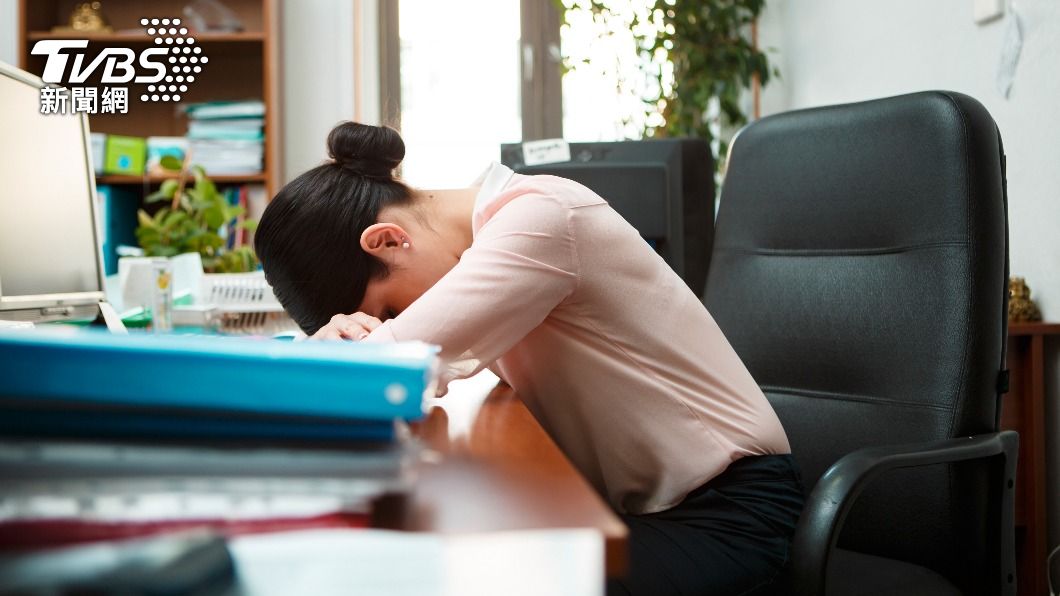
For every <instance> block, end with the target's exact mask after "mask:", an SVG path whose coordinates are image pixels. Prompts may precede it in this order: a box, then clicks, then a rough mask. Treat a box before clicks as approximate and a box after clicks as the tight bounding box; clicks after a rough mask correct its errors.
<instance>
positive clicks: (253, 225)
mask: <svg viewBox="0 0 1060 596" xmlns="http://www.w3.org/2000/svg"><path fill="white" fill-rule="evenodd" d="M236 228H239V229H243V230H247V231H250V232H253V231H255V230H257V229H258V222H257V220H253V219H244V220H243V221H241V222H239V223H238V224H236Z"/></svg>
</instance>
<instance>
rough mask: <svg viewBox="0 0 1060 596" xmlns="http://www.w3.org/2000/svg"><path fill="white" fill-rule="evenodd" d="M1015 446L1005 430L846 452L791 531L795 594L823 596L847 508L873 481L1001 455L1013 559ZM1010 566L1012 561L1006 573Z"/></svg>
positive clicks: (1005, 541) (1005, 542) (1006, 548)
mask: <svg viewBox="0 0 1060 596" xmlns="http://www.w3.org/2000/svg"><path fill="white" fill-rule="evenodd" d="M1018 447H1019V435H1018V434H1017V433H1015V432H1013V431H1003V432H997V433H989V434H983V435H976V436H974V437H962V438H958V439H947V440H943V441H929V442H924V443H911V444H905V445H886V446H882V447H867V448H864V449H859V450H857V451H854V452H853V453H849V454H847V455H846V456H844V457H843V458H841V459H840V460H839V461H837V462H836V463H835V464H834V465H833V466H832V467H831V468H829V469H828V471H827V472H825V474H824V476H821V479H820V480H818V481H817V485H816V486H814V489H813V492H811V493H810V496H809V498H808V499H807V501H806V506H805V507H804V508H803V511H802V515H801V516H800V518H799V522H798V525H797V526H796V528H795V538H794V540H793V544H792V551H793V553H794V558H793V560H792V566H791V569H790V571H791V579H792V580H793V581H792V583H793V586H794V587H795V590H796V592H797V593H798V594H801V595H806V596H810V595H812V596H822V595H823V594H825V589H826V586H825V580H826V578H827V570H828V560H829V558H830V557H831V554H832V549H834V548H835V544H836V540H837V539H838V538H839V533H840V530H842V529H843V523H844V521H845V520H846V516H847V514H848V513H849V512H850V508H851V507H852V506H853V504H854V502H855V501H856V500H857V498H858V495H860V494H861V491H862V490H864V489H865V487H866V486H868V485H869V483H870V482H872V481H873V480H874V479H875V478H876V477H878V476H879V475H880V474H882V473H884V472H889V471H891V470H896V469H899V468H910V467H919V466H928V465H934V464H944V463H953V462H960V461H967V460H976V459H987V458H991V457H1003V458H1004V470H1005V474H1004V478H1001V479H998V481H999V482H1001V483H1002V484H1003V489H1002V491H1001V495H1002V504H1001V505H1002V511H1001V518H1002V519H1001V524H1002V526H1001V528H1002V532H1001V537H1002V545H1001V546H1002V550H1001V551H1000V552H1002V553H1009V555H1006V556H1012V555H1011V553H1014V548H1013V542H1014V540H1015V537H1014V530H1006V529H1007V528H1014V515H1015V509H1014V507H1015V505H1014V500H1013V486H1014V485H1015V479H1016V456H1017V453H1018ZM1013 567H1014V561H1013V562H1012V564H1011V565H1010V566H1009V569H1010V570H1011V569H1012V568H1013ZM1008 585H1009V586H1011V591H1010V592H1009V591H1006V593H1013V594H1014V593H1015V582H1014V581H1012V580H1011V579H1010V580H1009V584H1008ZM1006 590H1008V588H1007V586H1006ZM998 593H1001V592H1000V591H999V592H998Z"/></svg>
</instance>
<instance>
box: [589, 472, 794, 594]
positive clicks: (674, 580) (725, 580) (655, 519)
mask: <svg viewBox="0 0 1060 596" xmlns="http://www.w3.org/2000/svg"><path fill="white" fill-rule="evenodd" d="M802 505H803V489H802V482H801V480H800V477H799V473H798V469H797V467H796V466H795V461H794V459H793V458H792V456H790V455H762V456H755V457H745V458H742V459H738V460H736V461H735V462H733V463H731V464H729V467H728V468H726V470H725V471H724V472H722V473H721V474H719V475H718V476H716V477H715V478H712V479H711V480H710V481H709V482H707V483H706V484H704V485H703V486H701V487H699V488H697V489H696V490H694V491H692V492H691V493H689V495H688V496H687V497H685V499H684V500H683V501H681V503H680V504H678V505H677V506H676V507H674V508H672V509H667V510H666V511H660V512H659V513H651V514H647V515H623V516H622V519H623V521H625V523H626V525H627V526H629V568H628V573H627V574H626V576H625V577H624V578H617V579H612V580H610V581H609V582H608V584H607V594H608V596H656V595H658V596H663V595H666V596H669V595H675V596H676V595H680V596H700V595H702V596H738V595H740V594H747V593H750V592H752V591H754V590H755V589H756V588H759V587H761V586H763V585H765V584H768V583H769V582H771V581H772V580H773V578H774V577H775V576H776V575H777V573H779V572H780V570H781V568H782V567H783V566H784V564H785V563H786V562H787V559H788V553H789V550H790V548H791V538H792V535H793V534H794V532H795V523H796V522H797V521H798V519H799V512H800V511H801V510H802Z"/></svg>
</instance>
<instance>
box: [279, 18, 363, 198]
mask: <svg viewBox="0 0 1060 596" xmlns="http://www.w3.org/2000/svg"><path fill="white" fill-rule="evenodd" d="M353 5H354V3H353V2H350V0H301V1H299V2H297V3H294V2H289V3H285V5H284V7H283V8H284V10H283V16H282V19H283V23H282V37H283V41H282V43H283V92H282V94H281V101H282V102H283V105H282V106H281V107H282V109H283V119H284V139H283V143H284V148H283V161H284V176H283V179H284V181H285V182H286V181H289V180H291V179H292V178H294V177H295V176H297V175H298V174H300V173H302V172H303V171H305V170H307V169H309V168H311V167H313V166H315V165H317V164H319V163H320V162H321V161H322V160H324V159H325V158H326V157H327V150H326V146H325V140H326V139H327V135H328V131H330V130H331V128H332V127H333V126H335V124H337V123H338V122H339V121H340V120H349V119H352V118H353V114H354V98H353V95H354V93H353V62H354V51H353V35H354V34H353V31H354V14H353V10H354V9H353Z"/></svg>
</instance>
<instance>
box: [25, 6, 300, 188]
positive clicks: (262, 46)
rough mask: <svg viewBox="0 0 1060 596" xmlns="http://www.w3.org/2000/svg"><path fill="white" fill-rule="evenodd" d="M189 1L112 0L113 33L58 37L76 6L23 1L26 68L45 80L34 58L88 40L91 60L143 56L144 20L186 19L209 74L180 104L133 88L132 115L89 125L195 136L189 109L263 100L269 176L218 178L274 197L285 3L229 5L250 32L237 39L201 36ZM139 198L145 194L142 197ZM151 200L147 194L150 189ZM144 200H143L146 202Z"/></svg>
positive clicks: (94, 119) (41, 59)
mask: <svg viewBox="0 0 1060 596" xmlns="http://www.w3.org/2000/svg"><path fill="white" fill-rule="evenodd" d="M186 4H187V0H107V1H106V2H104V3H103V12H104V14H105V15H106V17H107V18H108V19H109V21H110V25H111V26H112V27H113V28H114V30H115V31H114V32H112V33H81V32H72V31H70V32H60V33H53V32H52V27H55V26H61V25H65V24H67V22H68V20H69V16H70V11H71V9H72V8H73V6H74V3H72V2H70V0H20V1H19V9H20V10H19V28H18V31H19V47H18V54H19V62H20V64H19V66H20V67H21V68H23V69H24V70H27V71H29V72H32V73H34V74H36V75H38V76H39V75H40V74H41V73H42V72H43V70H44V64H45V61H46V57H45V56H41V55H34V54H32V49H33V46H34V44H36V43H37V42H38V41H44V40H51V39H87V40H89V42H90V45H89V50H88V51H89V53H90V54H92V55H94V54H95V52H98V51H100V49H102V48H106V47H131V48H133V49H134V51H140V50H142V49H146V48H149V47H153V46H154V39H153V37H152V36H148V35H147V34H146V32H145V31H143V30H142V29H141V26H140V19H141V18H156V17H157V18H163V17H172V18H177V17H180V18H182V19H184V25H185V26H187V27H188V28H189V29H193V31H192V32H191V33H189V35H190V36H191V37H194V38H195V40H196V43H197V44H198V45H201V46H203V49H204V52H203V53H204V55H205V56H208V57H209V64H208V65H204V68H203V72H202V74H201V75H200V74H196V79H197V80H196V81H195V82H194V84H192V85H189V89H188V90H187V92H186V93H182V94H181V95H182V100H181V102H180V103H179V104H172V103H164V102H142V101H140V100H139V95H140V94H141V93H144V92H146V88H144V87H145V86H144V85H136V84H129V85H128V86H129V87H130V91H129V92H130V95H131V97H132V98H133V99H132V100H131V101H130V102H129V111H128V113H127V114H95V115H91V116H90V117H89V128H90V129H91V130H92V132H100V133H105V134H109V135H124V136H133V137H179V136H184V135H185V133H186V132H187V130H188V118H187V115H186V114H185V112H184V110H183V109H182V108H183V107H185V106H187V105H189V104H193V103H200V102H213V101H243V100H253V99H260V100H262V101H263V102H264V103H265V117H264V120H265V125H264V132H265V141H264V163H263V164H262V167H263V171H262V173H261V174H255V175H247V176H217V177H214V176H211V178H216V179H217V180H218V181H219V182H223V183H226V184H252V185H258V186H264V187H265V194H266V196H272V195H273V194H275V193H276V191H278V190H279V187H280V183H281V179H280V176H281V172H282V164H281V162H280V159H281V158H280V154H281V147H282V146H283V140H282V134H283V130H282V123H281V121H280V104H279V97H280V84H281V83H280V77H281V76H282V74H281V60H280V43H281V40H280V9H281V2H280V0H225V5H226V6H227V7H228V8H230V9H231V10H232V11H233V12H234V13H235V14H236V16H237V18H238V19H239V20H240V22H241V24H242V27H243V31H241V32H237V33H210V32H195V31H194V27H193V26H192V23H191V22H190V17H187V16H186V15H185V14H184V9H185V6H186ZM98 79H99V73H94V74H93V75H91V78H90V79H89V81H88V83H87V84H89V85H99V84H100V83H99V81H98ZM163 179H164V177H161V176H136V175H134V176H99V177H97V179H96V181H97V184H98V185H100V186H103V185H108V184H116V185H123V186H124V187H125V188H126V189H129V190H133V189H134V188H135V186H136V185H150V184H157V183H160V182H161V181H162V180H163ZM138 192H140V191H139V190H138ZM142 192H143V193H146V192H147V189H143V191H142ZM141 196H142V195H141Z"/></svg>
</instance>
